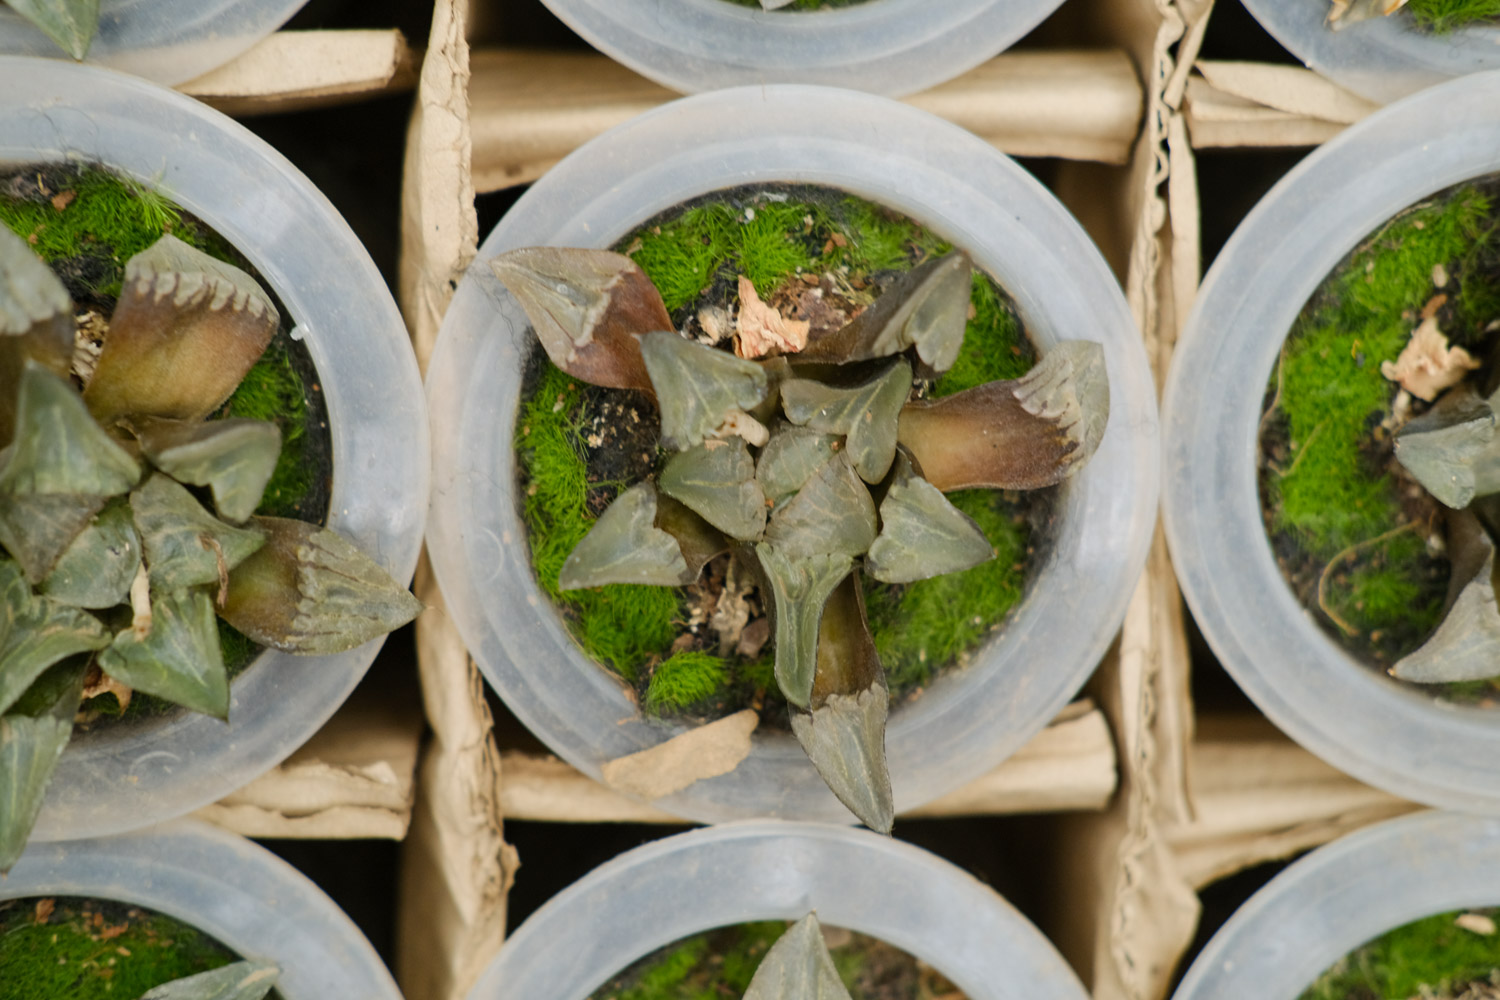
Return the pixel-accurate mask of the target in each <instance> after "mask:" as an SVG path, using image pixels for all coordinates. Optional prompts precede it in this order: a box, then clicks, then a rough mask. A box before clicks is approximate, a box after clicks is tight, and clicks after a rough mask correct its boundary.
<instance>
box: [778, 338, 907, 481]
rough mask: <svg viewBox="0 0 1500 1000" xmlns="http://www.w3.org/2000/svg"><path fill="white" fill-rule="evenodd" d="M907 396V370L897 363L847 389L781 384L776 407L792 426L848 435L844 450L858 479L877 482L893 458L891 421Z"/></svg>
mask: <svg viewBox="0 0 1500 1000" xmlns="http://www.w3.org/2000/svg"><path fill="white" fill-rule="evenodd" d="M910 394H911V366H910V365H908V364H907V363H906V362H905V361H897V362H896V363H895V364H894V365H892V366H891V367H890V368H889V369H887V370H886V372H885V373H884V374H882V375H881V376H880V377H879V378H876V379H874V380H872V381H870V382H867V383H865V384H864V385H861V386H856V387H855V388H853V389H839V388H835V387H834V386H830V385H824V384H823V383H822V382H814V381H812V380H811V379H792V380H791V381H788V382H785V383H783V384H782V386H781V405H782V408H783V409H785V410H786V416H787V419H788V420H790V421H791V422H792V423H794V424H805V425H806V426H808V427H811V428H812V429H813V430H816V431H824V432H826V433H829V434H846V435H848V441H847V446H846V450H847V451H848V452H849V458H850V460H851V461H853V462H854V467H855V469H857V470H858V471H859V477H860V478H861V479H863V480H864V481H865V482H867V483H878V482H880V481H881V480H882V479H884V478H885V474H886V473H887V472H889V471H890V468H891V461H892V460H893V459H894V458H895V457H896V426H897V420H898V417H899V415H900V413H901V407H902V406H903V405H905V403H906V398H907V396H909V395H910Z"/></svg>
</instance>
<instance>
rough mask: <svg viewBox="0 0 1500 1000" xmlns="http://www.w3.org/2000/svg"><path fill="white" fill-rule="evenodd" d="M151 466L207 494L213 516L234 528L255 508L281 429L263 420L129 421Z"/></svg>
mask: <svg viewBox="0 0 1500 1000" xmlns="http://www.w3.org/2000/svg"><path fill="white" fill-rule="evenodd" d="M132 427H133V429H134V431H135V434H136V437H137V439H139V441H140V442H141V451H142V452H143V453H144V454H145V456H146V457H147V458H148V459H150V460H151V464H153V465H155V466H156V467H157V468H158V469H160V470H161V471H163V472H165V473H166V474H167V475H169V476H171V477H172V478H173V479H175V480H177V481H178V482H179V483H191V484H192V485H194V486H207V487H209V488H211V489H212V490H213V495H214V508H215V509H216V510H217V511H218V513H219V516H220V517H222V518H224V519H225V520H227V521H233V522H235V523H236V524H238V523H240V522H243V521H244V520H245V519H246V518H248V517H249V516H250V515H251V514H254V513H255V508H256V507H258V506H260V498H261V495H262V494H263V493H265V491H266V483H268V482H270V481H271V473H273V472H275V471H276V462H277V460H278V459H280V458H281V429H280V428H279V427H277V426H276V425H275V424H273V423H271V422H269V421H265V420H211V421H209V422H207V423H185V422H183V421H179V420H159V419H154V418H150V417H147V418H143V419H141V420H138V421H134V422H132Z"/></svg>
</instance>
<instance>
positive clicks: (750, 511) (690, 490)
mask: <svg viewBox="0 0 1500 1000" xmlns="http://www.w3.org/2000/svg"><path fill="white" fill-rule="evenodd" d="M661 491H662V492H663V493H665V494H667V495H668V496H670V497H673V498H675V499H677V500H680V501H682V502H683V503H685V504H687V505H688V506H689V507H691V508H692V509H693V510H695V511H697V512H698V513H699V514H701V515H703V518H704V519H705V520H706V521H708V523H709V524H712V525H713V526H714V527H716V528H718V529H719V530H720V531H723V532H724V533H725V534H727V535H729V536H730V537H731V538H738V539H741V540H744V541H748V540H751V539H755V538H759V537H760V535H761V532H762V531H764V530H765V527H766V495H765V494H764V493H762V492H761V489H760V483H758V482H757V481H756V479H755V462H754V460H752V459H751V458H750V449H749V448H747V447H746V446H745V442H744V441H742V440H740V439H739V438H730V439H729V440H727V441H705V442H704V443H703V444H700V445H697V446H696V447H693V448H689V449H688V450H687V451H684V452H681V453H679V454H677V455H673V456H672V458H671V460H670V461H668V462H667V465H666V468H664V469H662V472H661Z"/></svg>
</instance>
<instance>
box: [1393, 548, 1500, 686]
mask: <svg viewBox="0 0 1500 1000" xmlns="http://www.w3.org/2000/svg"><path fill="white" fill-rule="evenodd" d="M1494 572H1495V554H1494V552H1493V550H1492V551H1491V552H1490V556H1489V558H1488V559H1486V560H1485V563H1484V565H1483V566H1482V567H1480V570H1479V572H1478V573H1476V574H1475V575H1474V578H1473V579H1472V580H1470V581H1469V583H1468V585H1467V586H1465V587H1464V588H1463V590H1461V591H1460V592H1459V595H1458V600H1456V601H1454V602H1453V607H1451V608H1449V609H1448V614H1447V615H1446V616H1445V617H1444V618H1443V621H1442V624H1440V625H1438V627H1437V631H1436V632H1434V633H1433V634H1432V635H1431V637H1429V638H1428V640H1427V641H1426V642H1424V643H1423V644H1422V646H1421V648H1419V649H1417V650H1416V651H1415V652H1413V653H1409V654H1407V655H1406V656H1404V657H1402V658H1401V659H1399V660H1397V661H1396V663H1395V665H1394V666H1393V667H1391V675H1392V676H1394V677H1398V678H1400V679H1401V680H1403V681H1411V682H1413V683H1415V684H1443V683H1447V682H1450V681H1474V680H1482V679H1484V678H1487V677H1495V676H1497V675H1500V608H1497V607H1496V605H1495V580H1494Z"/></svg>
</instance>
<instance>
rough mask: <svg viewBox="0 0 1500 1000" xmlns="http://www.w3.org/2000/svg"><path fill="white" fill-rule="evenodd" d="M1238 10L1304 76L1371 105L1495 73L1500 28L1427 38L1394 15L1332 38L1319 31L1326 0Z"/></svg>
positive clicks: (1268, 2)
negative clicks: (1313, 74) (1312, 74)
mask: <svg viewBox="0 0 1500 1000" xmlns="http://www.w3.org/2000/svg"><path fill="white" fill-rule="evenodd" d="M1245 6H1246V7H1247V8H1249V10H1250V13H1251V14H1253V15H1255V19H1256V20H1257V21H1259V22H1260V23H1261V25H1262V27H1264V28H1265V29H1266V30H1267V31H1269V32H1270V33H1271V34H1272V35H1273V36H1275V38H1276V40H1277V41H1278V42H1280V43H1281V44H1282V45H1284V46H1286V47H1287V48H1288V49H1290V50H1291V51H1292V53H1293V54H1294V55H1295V56H1296V57H1297V58H1298V59H1301V60H1302V61H1303V62H1304V63H1306V64H1307V66H1308V67H1309V68H1310V69H1314V70H1317V71H1318V72H1319V73H1321V74H1323V75H1324V76H1326V77H1328V78H1329V79H1330V80H1332V81H1333V82H1334V83H1337V84H1339V85H1340V86H1342V87H1344V88H1346V89H1348V90H1352V91H1354V93H1356V94H1359V95H1360V96H1361V97H1364V98H1366V99H1368V100H1371V101H1375V102H1376V103H1378V104H1387V103H1389V102H1391V101H1395V100H1399V99H1401V98H1403V97H1406V96H1407V95H1408V94H1415V93H1416V92H1417V91H1419V90H1422V89H1424V88H1426V87H1431V86H1433V85H1434V84H1439V83H1443V82H1444V81H1447V80H1451V79H1453V78H1454V77H1456V76H1463V75H1465V74H1467V73H1479V72H1483V71H1485V70H1492V69H1500V24H1480V25H1474V26H1472V27H1468V28H1462V29H1460V30H1458V31H1454V32H1452V33H1450V34H1447V35H1434V34H1432V33H1431V32H1427V31H1422V30H1420V29H1418V28H1417V25H1416V22H1415V21H1414V20H1413V19H1412V16H1411V13H1410V12H1409V11H1404V10H1402V11H1397V12H1396V13H1395V14H1392V15H1391V16H1389V17H1373V18H1370V19H1369V20H1367V21H1360V22H1359V23H1357V24H1351V25H1348V26H1347V27H1344V28H1340V29H1339V30H1338V31H1334V30H1333V29H1331V28H1329V27H1328V25H1327V23H1326V19H1327V17H1328V12H1329V10H1331V9H1332V3H1331V0H1245Z"/></svg>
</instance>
